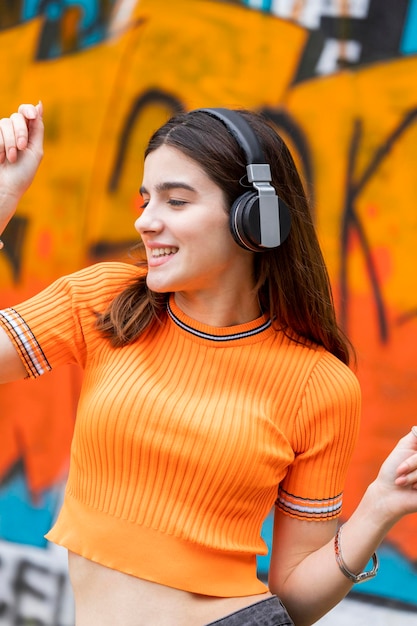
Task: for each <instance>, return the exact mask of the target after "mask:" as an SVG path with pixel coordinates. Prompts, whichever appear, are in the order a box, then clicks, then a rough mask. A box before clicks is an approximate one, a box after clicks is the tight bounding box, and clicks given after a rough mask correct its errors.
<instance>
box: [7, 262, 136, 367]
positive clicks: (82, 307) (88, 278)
mask: <svg viewBox="0 0 417 626" xmlns="http://www.w3.org/2000/svg"><path fill="white" fill-rule="evenodd" d="M137 273H138V269H137V268H135V267H134V266H130V265H128V264H123V263H98V264H95V265H92V266H90V267H88V268H85V269H83V270H80V271H79V272H75V273H74V274H70V275H68V276H64V277H62V278H59V279H58V280H56V281H55V282H54V283H52V284H51V285H50V286H49V287H47V288H46V289H44V290H43V291H41V292H40V293H38V294H37V295H35V296H33V297H32V298H30V299H28V300H26V301H25V302H22V303H21V304H19V305H16V306H15V307H10V308H8V309H4V310H3V311H0V324H1V325H2V327H3V328H4V330H5V331H6V332H7V333H8V335H9V337H10V338H11V340H12V341H13V343H14V345H15V347H16V349H17V351H18V353H19V355H20V358H21V359H22V362H23V364H24V366H25V368H26V371H27V374H28V377H30V378H37V377H38V376H40V375H42V374H44V373H45V372H47V371H49V370H51V369H52V368H55V367H57V366H60V365H65V364H75V365H79V366H80V367H82V368H83V367H84V366H85V361H86V357H87V353H88V350H91V349H94V346H95V345H97V343H98V342H99V341H100V339H101V340H102V338H101V337H100V335H99V333H98V332H97V331H96V329H95V320H96V312H101V311H103V310H104V309H105V307H106V306H107V305H108V303H109V302H110V301H111V299H112V298H113V297H114V296H115V294H116V293H117V292H119V291H121V289H123V287H124V286H126V284H127V282H128V280H129V279H133V278H134V277H135V276H136V275H137Z"/></svg>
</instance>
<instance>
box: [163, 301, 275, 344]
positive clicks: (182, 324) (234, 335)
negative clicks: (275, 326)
mask: <svg viewBox="0 0 417 626" xmlns="http://www.w3.org/2000/svg"><path fill="white" fill-rule="evenodd" d="M173 306H175V303H174V305H172V304H171V301H169V302H168V304H167V312H168V315H169V317H170V318H171V320H172V321H173V322H174V324H176V325H177V326H179V328H181V329H182V330H184V331H186V332H187V333H190V334H191V335H194V336H195V337H199V338H200V339H208V340H210V341H216V342H220V343H223V342H226V341H237V340H239V339H247V338H248V337H254V336H256V335H260V334H261V333H263V332H264V331H265V330H268V329H269V328H270V327H271V320H270V319H266V318H265V317H261V318H259V319H258V320H254V322H258V324H257V325H256V326H254V327H252V328H246V329H244V328H245V326H246V327H247V326H248V324H242V325H239V326H234V327H232V328H234V329H235V330H234V331H233V332H230V333H225V330H226V329H224V328H222V329H220V328H215V327H209V326H205V327H206V328H210V329H211V332H206V331H204V330H201V329H199V328H197V327H196V326H192V325H191V323H187V322H186V321H185V319H180V317H179V316H178V314H176V313H174V311H173ZM176 308H177V307H176ZM183 316H184V318H186V315H185V314H183ZM187 319H189V320H190V322H192V320H191V319H190V318H187ZM196 324H198V322H196ZM252 324H253V323H252ZM237 329H239V330H237Z"/></svg>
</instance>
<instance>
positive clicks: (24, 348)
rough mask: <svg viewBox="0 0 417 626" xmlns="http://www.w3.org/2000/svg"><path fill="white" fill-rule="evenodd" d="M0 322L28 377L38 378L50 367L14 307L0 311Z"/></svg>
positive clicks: (34, 338)
mask: <svg viewBox="0 0 417 626" xmlns="http://www.w3.org/2000/svg"><path fill="white" fill-rule="evenodd" d="M0 322H1V323H2V325H3V328H4V329H5V331H6V332H7V334H8V335H9V337H10V339H11V340H12V342H13V344H14V346H15V348H16V350H17V351H18V353H19V356H20V358H21V359H22V362H23V364H24V366H25V368H26V371H27V373H28V375H29V377H30V378H38V376H41V375H42V374H45V372H49V371H50V370H51V369H52V367H51V365H50V364H49V362H48V359H47V358H46V356H45V354H44V353H43V351H42V348H41V347H40V345H39V343H38V342H37V341H36V337H35V336H34V334H33V333H32V331H31V329H30V328H29V326H28V325H27V324H26V322H25V320H24V319H23V318H22V317H21V316H20V315H19V313H17V311H15V310H14V309H11V308H8V309H4V310H3V311H0Z"/></svg>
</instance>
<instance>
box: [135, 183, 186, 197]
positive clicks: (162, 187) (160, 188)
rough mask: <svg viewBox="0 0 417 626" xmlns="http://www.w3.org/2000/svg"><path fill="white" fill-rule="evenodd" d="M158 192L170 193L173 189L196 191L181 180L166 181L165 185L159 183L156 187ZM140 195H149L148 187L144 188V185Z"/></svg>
mask: <svg viewBox="0 0 417 626" xmlns="http://www.w3.org/2000/svg"><path fill="white" fill-rule="evenodd" d="M155 189H156V191H158V192H161V191H170V190H171V189H186V190H187V191H193V192H195V191H196V189H195V188H194V187H192V186H191V185H189V184H188V183H183V182H181V181H179V180H177V181H169V180H167V181H165V182H163V183H159V184H158V185H156V187H155ZM139 193H141V194H143V193H148V191H147V189H146V187H144V186H143V185H142V186H141V188H140V189H139Z"/></svg>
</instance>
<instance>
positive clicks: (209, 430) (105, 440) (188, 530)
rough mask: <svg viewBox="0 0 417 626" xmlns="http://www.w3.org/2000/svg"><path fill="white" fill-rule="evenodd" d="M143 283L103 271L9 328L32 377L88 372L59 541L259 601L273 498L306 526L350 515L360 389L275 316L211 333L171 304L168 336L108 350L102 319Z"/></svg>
mask: <svg viewBox="0 0 417 626" xmlns="http://www.w3.org/2000/svg"><path fill="white" fill-rule="evenodd" d="M138 272H139V270H138V269H137V268H135V267H133V266H130V265H125V264H120V263H103V264H98V265H94V266H92V267H89V268H87V269H86V270H82V271H81V272H78V273H76V274H74V275H72V276H69V277H65V278H63V279H60V280H58V281H57V282H56V283H54V284H53V285H52V286H51V287H50V288H48V289H47V290H45V291H44V292H42V293H41V294H39V295H37V296H36V297H34V298H32V299H31V300H29V301H27V302H25V303H23V304H21V305H19V306H16V307H15V308H14V309H7V310H6V311H3V312H2V313H1V314H0V321H1V323H2V324H3V326H4V328H5V329H6V330H7V332H8V333H9V335H10V337H11V338H12V340H13V341H14V342H15V345H16V347H17V349H18V350H19V353H20V354H21V355H22V360H23V362H24V363H25V364H26V368H27V371H28V375H29V376H30V377H36V376H38V375H40V374H41V373H43V372H44V371H47V370H48V369H50V368H53V367H57V366H58V365H60V364H64V363H76V364H79V365H80V366H81V367H83V368H84V370H85V376H84V384H83V389H82V393H81V397H80V402H79V410H78V416H77V420H76V426H75V432H74V439H73V446H72V453H71V465H70V473H69V478H68V485H67V490H66V495H65V501H64V504H63V508H62V511H61V513H60V516H59V519H58V521H57V523H56V525H55V527H54V528H53V529H52V531H51V532H50V533H49V535H48V538H50V539H51V540H52V541H55V542H57V543H60V544H62V545H65V546H66V547H67V548H68V549H70V550H73V551H75V552H77V553H79V554H82V555H83V556H85V557H86V558H90V559H92V560H95V561H97V562H99V563H102V564H103V565H106V566H108V567H112V568H114V569H118V570H121V571H124V572H126V573H129V574H132V575H134V576H138V577H142V578H145V579H148V580H154V581H156V582H159V583H161V584H166V585H170V586H173V587H178V588H181V589H186V590H188V591H193V592H196V593H203V594H210V595H221V596H222V595H223V596H228V595H247V594H251V593H260V592H262V591H263V590H264V586H263V585H262V583H260V582H259V581H258V580H257V578H256V554H265V553H266V547H265V544H264V542H263V540H262V539H261V537H260V531H261V527H262V523H263V520H264V519H265V517H266V516H267V514H268V513H269V511H270V509H271V507H272V506H273V504H274V502H275V500H276V498H277V496H278V500H277V506H279V507H280V509H281V510H282V511H283V512H284V513H286V514H289V515H292V516H294V517H297V518H299V519H307V520H310V519H311V520H320V519H323V520H326V519H331V518H332V517H335V516H337V515H339V514H340V509H341V501H342V491H343V484H344V480H345V474H346V470H347V465H348V462H349V460H350V457H351V454H352V450H353V446H354V443H355V441H356V437H357V432H358V423H359V412H360V392H359V386H358V383H357V380H356V378H355V376H354V375H353V374H352V372H351V371H350V370H349V369H348V368H347V367H346V366H345V365H343V364H342V363H341V362H340V361H339V360H338V359H336V358H335V357H334V356H332V355H331V354H329V353H327V352H326V351H325V350H323V349H322V348H318V347H317V346H314V345H311V346H303V345H301V344H297V343H295V342H292V341H290V340H289V339H288V338H287V337H285V335H283V334H282V333H280V332H277V331H275V330H274V329H273V328H272V327H271V324H270V322H269V320H268V319H267V318H266V317H261V318H259V319H257V320H254V321H253V322H250V323H248V324H242V325H240V326H235V327H231V328H213V327H210V326H206V325H204V324H200V323H197V322H195V321H193V320H191V319H190V318H188V317H187V316H186V315H184V314H183V313H182V311H180V310H179V309H178V307H177V306H176V304H175V301H174V298H173V297H171V299H170V305H169V309H168V312H167V316H166V318H165V319H164V320H163V322H162V324H157V325H155V326H154V328H153V329H152V330H150V331H148V332H146V333H145V334H144V335H143V336H142V337H141V338H140V340H139V341H137V342H135V343H134V344H132V345H129V346H126V347H124V348H119V349H113V348H111V347H110V345H109V343H108V341H106V340H105V339H103V338H102V337H101V336H100V335H99V334H98V333H97V331H95V330H94V316H93V313H92V311H93V310H103V308H104V307H105V306H106V304H107V302H108V301H109V300H110V299H111V298H112V297H114V295H115V294H116V293H117V292H118V291H120V290H121V289H122V288H123V287H124V286H125V284H126V282H127V281H128V280H130V279H131V278H133V277H135V276H136V275H138ZM278 494H279V495H278Z"/></svg>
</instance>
